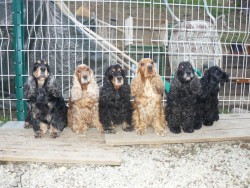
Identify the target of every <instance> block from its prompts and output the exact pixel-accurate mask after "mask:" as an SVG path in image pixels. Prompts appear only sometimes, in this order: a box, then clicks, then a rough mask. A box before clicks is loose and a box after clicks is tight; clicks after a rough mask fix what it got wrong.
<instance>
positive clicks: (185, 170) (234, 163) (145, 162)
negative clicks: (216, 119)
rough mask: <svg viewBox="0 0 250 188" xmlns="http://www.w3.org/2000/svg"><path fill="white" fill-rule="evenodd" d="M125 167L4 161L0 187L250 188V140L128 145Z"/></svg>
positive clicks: (123, 150)
mask: <svg viewBox="0 0 250 188" xmlns="http://www.w3.org/2000/svg"><path fill="white" fill-rule="evenodd" d="M121 151H122V160H123V161H122V165H121V166H100V165H75V164H74V165H69V164H67V165H65V164H45V163H1V164H0V187H1V188H9V187H27V188H28V187H32V188H33V187H34V188H45V187H46V188H47V187H48V188H54V187H55V188H64V187H65V188H72V187H77V188H79V187H90V188H97V187H101V188H104V187H129V188H132V187H136V188H137V187H150V188H151V187H167V188H169V187H170V188H171V187H180V188H181V187H199V188H202V187H209V188H212V187H216V188H217V187H219V188H223V187H232V188H237V187H240V188H250V142H243V141H238V142H217V143H196V144H166V145H161V146H155V145H152V146H142V145H140V146H123V147H121Z"/></svg>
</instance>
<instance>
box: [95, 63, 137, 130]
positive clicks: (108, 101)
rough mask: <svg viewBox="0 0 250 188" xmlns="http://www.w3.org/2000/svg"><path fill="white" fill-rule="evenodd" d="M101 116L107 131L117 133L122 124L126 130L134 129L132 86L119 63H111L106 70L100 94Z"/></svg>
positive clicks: (104, 128)
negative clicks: (117, 126)
mask: <svg viewBox="0 0 250 188" xmlns="http://www.w3.org/2000/svg"><path fill="white" fill-rule="evenodd" d="M99 118H100V122H101V124H102V126H103V130H104V132H105V133H113V134H114V133H115V132H116V130H115V126H116V125H120V124H122V129H123V130H124V131H132V130H133V129H134V127H133V125H132V104H131V102H130V86H129V85H128V83H127V80H126V77H125V72H124V70H123V69H122V67H121V66H120V65H119V64H116V65H111V66H109V67H108V68H107V70H106V72H105V77H104V81H103V86H102V87H101V89H100V96H99Z"/></svg>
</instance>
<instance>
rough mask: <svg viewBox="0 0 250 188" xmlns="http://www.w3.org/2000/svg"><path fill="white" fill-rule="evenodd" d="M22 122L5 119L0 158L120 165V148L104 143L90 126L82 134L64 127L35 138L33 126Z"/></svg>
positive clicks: (0, 143) (100, 135)
mask: <svg viewBox="0 0 250 188" xmlns="http://www.w3.org/2000/svg"><path fill="white" fill-rule="evenodd" d="M23 125H24V122H7V123H6V124H4V125H3V126H2V127H0V161H27V162H46V163H77V164H98V165H120V164H121V151H120V149H119V148H115V147H110V146H107V145H106V144H105V140H104V135H103V134H101V133H98V132H97V131H96V130H95V129H90V130H89V131H88V133H87V136H86V137H84V136H80V135H76V134H74V133H73V132H72V131H71V130H70V129H69V128H66V129H64V131H63V132H62V134H61V136H60V137H58V138H56V139H52V138H50V137H49V135H48V134H47V135H46V136H45V137H44V138H39V139H35V138H34V136H33V129H24V128H23Z"/></svg>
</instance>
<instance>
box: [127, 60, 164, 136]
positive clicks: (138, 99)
mask: <svg viewBox="0 0 250 188" xmlns="http://www.w3.org/2000/svg"><path fill="white" fill-rule="evenodd" d="M163 92H164V84H163V82H162V80H161V77H160V76H159V75H158V74H157V72H156V69H155V65H154V62H153V60H152V59H150V58H143V59H141V61H140V62H139V64H138V68H137V71H136V76H135V78H134V79H133V80H132V83H131V93H132V96H134V97H135V100H134V103H133V106H134V112H133V121H134V126H135V130H136V133H137V134H140V135H143V134H145V133H146V130H147V126H149V125H151V126H152V127H153V128H154V129H155V133H156V134H157V135H161V136H165V134H166V131H165V128H166V121H165V117H164V109H163V105H162V94H163Z"/></svg>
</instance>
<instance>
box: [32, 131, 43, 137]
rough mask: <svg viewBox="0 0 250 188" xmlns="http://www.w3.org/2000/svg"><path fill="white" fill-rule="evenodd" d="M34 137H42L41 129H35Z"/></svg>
mask: <svg viewBox="0 0 250 188" xmlns="http://www.w3.org/2000/svg"><path fill="white" fill-rule="evenodd" d="M34 137H35V138H43V137H44V134H43V133H42V132H41V131H36V132H35V134H34Z"/></svg>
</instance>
